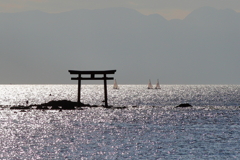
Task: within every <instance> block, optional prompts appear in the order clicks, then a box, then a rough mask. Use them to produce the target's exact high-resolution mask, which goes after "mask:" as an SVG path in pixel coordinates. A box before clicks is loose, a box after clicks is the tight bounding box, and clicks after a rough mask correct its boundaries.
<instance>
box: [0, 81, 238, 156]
mask: <svg viewBox="0 0 240 160" xmlns="http://www.w3.org/2000/svg"><path fill="white" fill-rule="evenodd" d="M4 87H5V89H4ZM96 88H97V89H96ZM162 88H163V89H162V90H146V89H145V86H142V85H138V86H127V85H126V86H122V88H121V89H120V90H111V88H110V87H109V103H110V104H114V105H119V104H120V105H128V106H131V105H136V104H138V105H139V106H140V107H137V108H133V107H129V108H127V109H124V110H121V109H105V108H85V109H84V110H70V111H67V110H65V111H62V112H59V111H53V110H45V111H41V110H34V109H33V110H27V111H25V112H21V111H19V110H10V109H9V108H2V110H0V123H1V126H0V139H1V144H0V150H1V153H0V159H240V150H239V148H240V136H239V135H240V133H239V132H240V118H239V117H240V109H239V107H238V97H239V95H240V94H239V86H181V85H178V86H174V85H173V86H163V87H162ZM96 90H97V91H96ZM82 91H83V94H82V99H83V100H84V103H90V104H91V103H92V104H96V103H99V104H101V100H102V99H103V88H102V86H95V85H89V86H88V85H85V86H83V88H82ZM76 92H77V88H76V85H55V86H52V85H35V86H32V85H29V86H28V85H19V86H10V87H6V86H1V94H0V101H1V104H3V102H9V104H10V105H13V104H14V105H15V104H24V103H25V101H26V99H28V100H29V102H30V103H42V102H45V101H49V100H52V99H68V100H75V99H76ZM49 94H51V96H49ZM12 98H13V99H12ZM180 102H181V103H182V102H189V103H191V104H193V105H194V107H193V108H174V106H175V105H176V104H179V103H180ZM152 106H156V107H152ZM224 106H225V107H224Z"/></svg>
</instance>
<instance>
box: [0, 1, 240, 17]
mask: <svg viewBox="0 0 240 160" xmlns="http://www.w3.org/2000/svg"><path fill="white" fill-rule="evenodd" d="M203 6H210V7H214V8H217V9H226V8H229V9H233V10H235V11H237V12H240V1H239V0H1V1H0V12H19V11H29V10H41V11H44V12H49V13H59V12H64V11H70V10H75V9H102V8H109V7H126V8H130V9H135V10H137V11H139V12H141V13H143V14H146V15H149V14H153V13H158V14H160V15H162V16H163V17H165V18H166V19H168V20H169V19H175V18H177V19H183V18H185V17H186V15H188V14H189V13H190V12H192V11H193V10H195V9H197V8H200V7H203Z"/></svg>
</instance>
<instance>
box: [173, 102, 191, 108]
mask: <svg viewBox="0 0 240 160" xmlns="http://www.w3.org/2000/svg"><path fill="white" fill-rule="evenodd" d="M186 107H192V105H191V104H189V103H182V104H180V105H178V106H176V107H175V108H186Z"/></svg>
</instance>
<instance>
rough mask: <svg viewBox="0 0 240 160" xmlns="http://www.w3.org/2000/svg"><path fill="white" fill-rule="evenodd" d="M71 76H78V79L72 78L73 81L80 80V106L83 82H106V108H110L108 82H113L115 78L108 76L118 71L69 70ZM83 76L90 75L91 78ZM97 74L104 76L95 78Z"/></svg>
mask: <svg viewBox="0 0 240 160" xmlns="http://www.w3.org/2000/svg"><path fill="white" fill-rule="evenodd" d="M68 71H69V72H70V74H77V75H78V77H74V78H71V80H78V101H77V102H78V104H80V97H81V80H104V98H105V107H108V102H107V80H113V79H114V78H113V77H107V74H114V73H115V72H116V70H106V71H76V70H68ZM82 74H84V75H89V76H90V77H82ZM96 74H100V75H101V74H102V75H103V77H95V75H96Z"/></svg>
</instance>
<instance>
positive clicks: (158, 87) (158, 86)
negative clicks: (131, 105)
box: [155, 80, 161, 89]
mask: <svg viewBox="0 0 240 160" xmlns="http://www.w3.org/2000/svg"><path fill="white" fill-rule="evenodd" d="M155 89H161V87H160V85H159V81H158V80H157V84H156V87H155Z"/></svg>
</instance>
